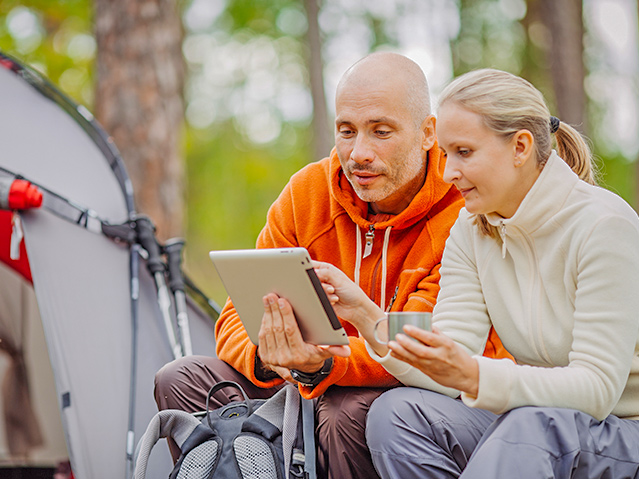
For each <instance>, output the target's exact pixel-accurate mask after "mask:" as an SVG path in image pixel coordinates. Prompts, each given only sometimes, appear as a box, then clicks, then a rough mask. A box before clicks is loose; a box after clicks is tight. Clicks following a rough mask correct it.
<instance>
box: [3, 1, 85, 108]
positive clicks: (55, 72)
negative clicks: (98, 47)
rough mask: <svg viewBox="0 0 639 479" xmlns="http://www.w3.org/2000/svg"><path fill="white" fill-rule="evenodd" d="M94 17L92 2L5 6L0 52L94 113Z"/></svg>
mask: <svg viewBox="0 0 639 479" xmlns="http://www.w3.org/2000/svg"><path fill="white" fill-rule="evenodd" d="M91 15H92V3H91V1H90V0H65V1H56V2H52V1H48V0H3V1H2V2H0V50H2V51H4V52H6V53H8V54H9V55H12V56H14V57H16V58H17V59H18V60H20V61H22V62H24V63H26V64H28V65H30V66H32V67H33V68H35V69H37V70H39V71H40V72H41V73H43V74H44V75H45V76H47V77H48V78H49V79H50V80H51V81H52V82H53V83H54V84H56V85H59V86H60V87H61V89H62V90H63V91H64V92H65V93H66V94H67V95H69V96H70V97H71V98H73V99H74V100H75V101H76V102H78V103H81V104H84V105H85V106H87V107H89V108H90V107H91V105H92V104H93V74H94V71H93V70H94V68H93V65H94V58H95V40H94V38H93V32H92V24H91Z"/></svg>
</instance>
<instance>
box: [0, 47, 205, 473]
mask: <svg viewBox="0 0 639 479" xmlns="http://www.w3.org/2000/svg"><path fill="white" fill-rule="evenodd" d="M0 59H2V56H1V55H0ZM7 65H9V66H11V68H10V69H7V68H6V66H7ZM3 67H5V68H3ZM16 71H17V69H16V68H15V64H14V63H12V62H11V61H8V60H3V61H2V62H0V104H2V108H1V109H0V145H1V147H0V167H2V168H4V169H6V170H9V171H12V172H15V173H17V174H19V175H21V176H23V177H24V178H25V179H27V180H29V181H31V182H32V183H35V184H36V185H41V186H42V187H44V188H46V189H47V190H49V191H51V192H55V193H56V194H58V195H60V196H62V197H64V198H67V199H69V200H70V201H72V202H73V204H76V205H82V206H83V207H85V208H90V209H91V210H92V211H95V212H96V214H97V215H98V216H99V218H101V219H103V220H105V221H107V222H109V223H111V224H121V223H124V222H126V221H128V220H129V219H130V217H131V215H132V214H133V213H134V211H133V210H132V203H131V191H130V181H128V177H126V173H125V171H124V169H123V168H122V166H121V165H120V164H119V163H118V161H117V160H118V156H117V151H116V152H115V153H116V154H115V155H114V154H112V153H113V152H114V147H113V145H112V144H110V143H109V141H110V140H108V141H106V140H104V138H106V135H104V133H103V132H100V131H97V130H96V128H97V127H96V125H95V122H94V121H93V120H92V118H91V117H90V114H89V113H88V112H87V111H86V110H82V109H81V107H75V106H74V105H73V104H72V103H71V102H69V101H68V100H65V99H64V97H62V96H61V95H59V93H58V94H56V95H52V96H53V98H54V99H55V100H56V101H53V100H52V99H51V97H48V96H46V95H43V94H42V93H41V92H40V91H38V89H36V88H34V86H33V85H32V84H30V83H29V82H34V79H35V82H34V84H35V83H37V85H36V86H39V87H42V85H43V84H44V82H45V80H44V79H42V78H40V77H39V76H38V75H36V74H27V73H28V72H25V71H19V73H20V74H16ZM25 78H26V79H27V80H29V81H25ZM45 86H47V88H48V89H49V90H51V88H52V87H51V86H50V85H46V84H45ZM89 120H90V121H89ZM46 203H47V197H46V195H45V205H46ZM3 214H4V213H3ZM20 217H21V220H22V224H23V230H24V246H25V247H26V248H25V249H23V250H21V258H20V259H19V260H18V261H21V263H20V264H21V265H22V266H23V267H22V270H21V272H22V274H24V272H25V269H24V261H25V259H24V258H23V257H22V254H26V257H28V265H29V267H30V269H29V271H30V274H31V277H32V281H33V288H34V290H35V296H36V298H37V303H38V308H39V313H40V317H41V322H42V327H43V330H44V336H45V338H46V345H47V350H48V356H49V359H50V363H51V366H52V371H53V376H54V382H55V391H56V397H55V398H50V400H51V401H55V402H57V404H58V411H59V415H60V420H61V424H62V427H63V431H64V436H65V439H66V446H67V451H68V455H69V458H70V460H71V465H72V468H73V471H74V475H75V477H77V478H79V479H86V478H96V479H100V478H113V477H127V476H128V475H129V474H130V467H131V461H130V458H127V454H126V453H127V451H128V450H131V449H132V448H131V444H130V443H131V442H134V441H136V440H139V438H140V437H141V435H142V433H143V432H144V430H145V429H146V426H147V424H148V422H149V421H150V419H151V418H152V417H153V415H154V414H155V412H156V407H155V403H154V401H153V394H152V389H153V376H154V373H155V372H156V371H157V370H158V369H160V367H162V366H163V365H164V364H165V363H166V362H168V361H170V360H171V359H172V358H173V355H172V351H171V348H170V345H169V342H168V339H167V334H166V331H165V329H164V324H163V323H162V321H161V316H160V311H159V307H158V304H157V295H156V291H155V285H154V282H153V279H152V278H151V276H150V275H149V273H148V272H147V271H146V268H145V263H144V261H140V268H139V278H138V281H133V282H132V281H131V278H132V277H133V278H134V279H135V275H137V274H138V272H137V271H133V273H135V275H134V276H132V271H131V264H132V260H134V259H138V257H137V253H136V249H135V248H133V249H131V248H129V247H128V245H127V244H125V243H123V244H118V243H116V242H114V241H112V240H111V239H108V238H107V237H106V236H104V235H102V234H96V233H95V232H91V231H89V230H87V229H84V228H82V227H81V226H79V225H77V224H73V223H72V222H69V221H67V220H66V219H64V218H61V217H59V216H57V215H55V214H53V213H51V212H50V211H48V210H46V209H36V210H26V211H23V212H21V213H20ZM1 220H2V216H0V224H1ZM8 247H9V238H7V231H6V229H0V250H4V251H3V253H2V254H1V255H0V258H1V259H2V260H3V261H5V259H6V258H5V256H6V255H5V253H6V250H8ZM5 262H7V263H8V264H9V265H10V266H15V265H11V264H10V262H8V261H5ZM132 297H136V298H137V301H136V302H132ZM187 304H188V316H189V320H190V328H191V334H192V342H193V351H194V353H195V354H209V355H210V354H214V351H215V345H214V343H215V340H214V335H213V326H214V325H213V320H212V318H211V317H210V316H209V315H208V314H205V313H204V312H203V311H202V310H201V309H199V308H198V307H197V306H196V305H195V304H194V303H193V302H192V301H188V303H187ZM133 305H135V308H134V307H133ZM134 312H137V321H135V322H134V318H135V317H136V316H135V315H134ZM11 316H13V317H10V318H8V319H9V321H11V320H13V321H15V322H16V323H18V325H16V324H15V323H14V325H13V326H12V327H15V328H17V330H20V326H19V322H20V318H19V315H18V314H16V315H13V314H12V315H11ZM3 321H4V318H3ZM8 324H11V323H8ZM6 337H8V336H6ZM1 339H4V338H1ZM134 348H135V351H137V354H136V355H134V354H133V353H134ZM16 349H19V345H17V346H16ZM134 357H135V358H136V361H135V363H133V362H132V361H133V358H134ZM15 364H18V366H17V368H18V370H21V371H24V370H25V369H24V368H22V367H21V366H20V364H19V360H18V361H17V362H16V363H15ZM15 364H14V366H13V367H14V369H15V368H16V366H15ZM14 377H15V375H14ZM27 379H28V378H27ZM13 381H14V384H18V383H22V384H26V383H27V382H28V381H27V380H25V378H24V377H23V378H20V377H19V374H18V378H17V379H14V380H13ZM132 385H133V389H132ZM130 397H133V410H131V407H130V403H129V399H130ZM25 404H26V403H25ZM130 415H133V418H134V427H133V435H131V434H130V433H129V431H128V423H129V417H130ZM38 419H39V420H40V421H41V422H43V421H45V420H46V418H43V417H40V418H38ZM22 426H28V425H27V424H26V423H25V422H24V421H23V422H22ZM27 429H29V430H31V426H28V427H27ZM34 431H35V429H34ZM30 443H31V445H35V444H37V443H38V437H37V434H35V433H34V434H33V436H31V439H30ZM170 464H171V462H170V455H169V454H168V448H167V449H166V451H162V452H160V453H157V454H155V456H152V457H151V460H150V462H149V467H148V471H149V474H150V477H161V476H165V475H166V473H167V471H169V470H170Z"/></svg>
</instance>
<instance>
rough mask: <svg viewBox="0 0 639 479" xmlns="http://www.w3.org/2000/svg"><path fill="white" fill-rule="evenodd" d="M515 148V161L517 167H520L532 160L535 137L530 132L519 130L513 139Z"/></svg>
mask: <svg viewBox="0 0 639 479" xmlns="http://www.w3.org/2000/svg"><path fill="white" fill-rule="evenodd" d="M512 145H513V148H514V156H513V161H514V164H515V167H520V166H523V165H525V164H526V162H527V161H528V160H529V159H530V158H532V154H533V147H534V145H535V137H534V136H533V134H532V133H531V132H530V131H529V130H519V131H518V132H517V133H515V135H514V136H513V139H512Z"/></svg>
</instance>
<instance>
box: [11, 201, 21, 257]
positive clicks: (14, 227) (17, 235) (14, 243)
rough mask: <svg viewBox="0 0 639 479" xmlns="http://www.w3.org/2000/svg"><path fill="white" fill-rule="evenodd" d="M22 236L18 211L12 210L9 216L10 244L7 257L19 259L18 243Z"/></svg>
mask: <svg viewBox="0 0 639 479" xmlns="http://www.w3.org/2000/svg"><path fill="white" fill-rule="evenodd" d="M22 238H24V232H23V231H22V220H21V219H20V215H19V214H18V212H17V211H14V212H13V216H12V217H11V245H10V249H9V257H10V258H11V259H12V260H14V261H18V260H19V259H20V243H22Z"/></svg>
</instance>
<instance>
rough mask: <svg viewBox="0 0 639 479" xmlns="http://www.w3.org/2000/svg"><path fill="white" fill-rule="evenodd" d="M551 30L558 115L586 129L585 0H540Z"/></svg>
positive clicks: (549, 55)
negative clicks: (583, 0) (583, 1)
mask: <svg viewBox="0 0 639 479" xmlns="http://www.w3.org/2000/svg"><path fill="white" fill-rule="evenodd" d="M539 7H540V12H541V18H542V21H543V22H544V24H545V25H546V27H547V28H548V31H549V32H550V49H549V50H548V61H549V63H550V71H551V74H552V80H553V86H554V90H555V98H556V104H557V109H558V111H557V112H555V116H557V117H559V118H560V119H561V120H562V121H565V122H567V123H570V124H571V125H573V126H575V127H576V128H577V129H578V130H580V131H581V132H582V133H587V131H588V125H587V123H586V92H585V88H584V78H585V67H584V61H583V52H584V45H583V36H584V27H583V4H582V0H540V1H539Z"/></svg>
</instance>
